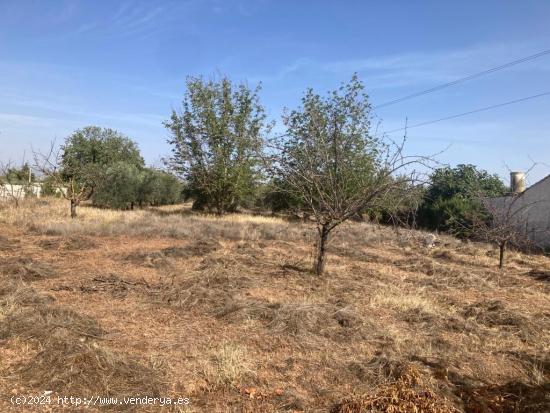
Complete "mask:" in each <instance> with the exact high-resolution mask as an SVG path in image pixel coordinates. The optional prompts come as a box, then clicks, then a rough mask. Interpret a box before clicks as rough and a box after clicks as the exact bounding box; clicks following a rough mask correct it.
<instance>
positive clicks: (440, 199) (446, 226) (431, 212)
mask: <svg viewBox="0 0 550 413" xmlns="http://www.w3.org/2000/svg"><path fill="white" fill-rule="evenodd" d="M507 191H508V188H507V187H506V186H505V185H504V183H503V182H502V180H501V179H500V178H499V177H498V176H497V175H491V174H489V173H488V172H487V171H484V170H480V169H478V168H476V167H475V166H474V165H463V164H460V165H457V166H456V167H455V168H451V167H449V166H446V167H443V168H438V169H436V170H435V171H434V172H433V173H432V175H431V176H430V185H429V186H428V188H427V191H426V194H425V196H424V202H423V204H422V206H421V208H420V210H419V217H418V221H419V223H420V224H421V225H422V226H424V227H426V228H429V229H437V230H440V231H452V232H455V233H457V234H458V235H461V234H465V233H464V230H465V229H466V228H468V227H470V226H471V217H472V214H481V213H483V211H482V209H483V208H482V205H481V204H480V203H479V199H480V197H496V196H501V195H504V194H505V193H506V192H507Z"/></svg>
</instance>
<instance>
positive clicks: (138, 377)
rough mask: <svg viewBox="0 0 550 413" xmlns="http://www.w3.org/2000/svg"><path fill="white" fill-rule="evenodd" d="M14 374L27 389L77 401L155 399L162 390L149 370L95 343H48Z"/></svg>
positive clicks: (60, 340)
mask: <svg viewBox="0 0 550 413" xmlns="http://www.w3.org/2000/svg"><path fill="white" fill-rule="evenodd" d="M15 374H16V375H18V376H19V377H20V378H21V379H22V380H23V381H24V382H25V383H27V385H28V386H29V387H31V388H34V389H39V390H44V389H48V390H51V391H54V392H55V393H57V394H62V395H63V394H70V395H79V396H80V397H92V396H97V395H101V396H102V397H107V396H113V397H119V398H121V397H134V396H135V397H142V396H150V397H158V396H160V393H161V389H162V387H161V385H160V380H159V375H158V373H156V372H155V371H154V370H153V369H151V368H148V367H145V366H143V365H141V364H139V363H138V362H137V361H135V360H133V359H131V358H128V357H126V356H124V355H122V354H119V353H116V352H112V351H110V350H108V349H106V348H102V347H101V346H99V345H98V344H97V343H95V342H91V343H88V342H80V341H72V340H65V339H52V340H49V341H48V342H47V343H46V345H45V346H44V347H43V348H42V351H40V352H39V353H38V354H37V355H36V356H35V357H33V358H32V359H31V360H30V361H29V362H28V363H27V364H25V365H23V366H20V367H19V368H18V369H17V370H16V372H15ZM107 407H111V408H112V409H115V410H118V409H122V408H123V407H124V406H121V405H117V406H113V405H111V406H107ZM127 408H134V407H132V406H128V407H127Z"/></svg>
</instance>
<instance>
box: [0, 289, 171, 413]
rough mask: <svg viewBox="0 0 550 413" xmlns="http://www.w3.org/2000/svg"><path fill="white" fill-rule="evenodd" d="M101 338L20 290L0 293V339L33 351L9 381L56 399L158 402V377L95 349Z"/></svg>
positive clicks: (83, 322) (80, 318) (81, 321)
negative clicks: (52, 394) (99, 397)
mask: <svg viewBox="0 0 550 413" xmlns="http://www.w3.org/2000/svg"><path fill="white" fill-rule="evenodd" d="M104 334H105V331H104V330H103V329H102V328H101V327H100V326H99V324H98V323H97V321H96V320H94V319H93V318H91V317H87V316H84V315H81V314H78V313H75V312H74V311H72V310H69V309H66V308H62V307H57V306H54V305H52V304H51V300H50V299H48V298H47V296H43V295H41V294H38V293H37V292H36V291H35V290H34V289H32V288H30V287H28V286H25V285H24V284H15V283H13V282H11V283H9V282H8V283H5V284H3V285H2V287H1V288H0V339H8V338H22V339H25V340H32V342H34V343H36V344H37V345H38V348H39V352H38V353H37V354H35V355H34V357H32V358H31V359H30V360H27V361H25V362H22V363H19V364H18V365H17V366H15V367H14V370H13V371H12V372H11V373H10V375H9V378H11V379H16V380H18V382H19V383H24V384H25V388H28V389H35V390H37V391H44V390H45V389H46V390H51V391H53V392H56V393H57V394H61V395H67V394H69V395H79V396H80V397H91V396H94V395H105V396H116V397H124V396H137V397H139V396H159V395H160V389H161V385H160V380H159V376H158V373H157V372H155V371H154V370H152V369H150V368H147V367H144V366H142V365H140V364H139V363H138V362H136V361H135V360H133V359H131V358H127V357H125V356H123V355H121V354H119V353H115V352H111V351H110V350H108V349H106V348H103V347H101V346H100V345H98V344H97V341H96V339H100V338H102V336H104ZM111 407H112V406H111ZM120 407H121V406H117V408H120Z"/></svg>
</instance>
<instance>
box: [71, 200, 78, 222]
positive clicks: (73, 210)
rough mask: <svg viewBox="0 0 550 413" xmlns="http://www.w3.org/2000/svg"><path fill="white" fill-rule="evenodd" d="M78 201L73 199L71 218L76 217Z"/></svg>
mask: <svg viewBox="0 0 550 413" xmlns="http://www.w3.org/2000/svg"><path fill="white" fill-rule="evenodd" d="M76 205H77V203H76V201H75V200H74V199H71V218H76Z"/></svg>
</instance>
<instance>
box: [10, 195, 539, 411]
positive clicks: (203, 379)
mask: <svg viewBox="0 0 550 413" xmlns="http://www.w3.org/2000/svg"><path fill="white" fill-rule="evenodd" d="M79 212H80V216H79V218H78V219H76V220H72V221H71V220H70V219H68V218H66V215H67V205H65V203H63V202H62V201H59V200H29V201H27V202H25V203H24V204H23V205H22V206H21V207H20V208H18V209H13V208H11V207H9V206H6V205H4V206H3V207H1V208H0V229H1V232H0V233H1V236H0V395H1V398H0V411H1V412H15V411H26V410H32V411H60V410H65V409H66V410H70V411H104V410H111V411H121V410H127V411H167V412H168V411H170V412H180V411H181V412H301V411H303V412H340V413H343V412H352V413H359V412H474V413H479V412H499V413H500V412H548V411H550V372H549V367H550V357H549V346H550V328H549V327H550V259H549V258H547V257H544V256H541V255H524V254H520V253H517V252H512V253H510V254H509V256H508V262H507V268H506V269H505V270H504V271H499V270H498V269H497V268H496V264H497V258H496V254H497V253H496V251H495V250H494V249H493V248H492V247H490V246H487V245H481V244H480V245H474V244H466V243H462V242H460V241H458V240H456V239H453V238H450V237H449V238H446V237H442V238H440V242H439V244H438V245H436V247H435V248H432V249H429V250H428V249H426V248H425V247H423V246H422V243H421V242H420V239H421V238H422V236H423V235H422V234H421V233H419V232H405V231H401V233H400V234H396V233H394V232H393V231H392V230H390V229H388V228H381V227H377V226H373V225H368V224H363V223H350V224H347V225H344V226H343V227H342V228H341V230H340V231H339V232H338V234H336V236H335V237H334V238H333V240H332V242H331V245H330V248H329V254H330V255H329V257H328V267H327V273H326V275H324V276H323V277H316V276H314V275H313V274H311V273H310V272H309V267H310V263H311V251H312V247H311V244H312V240H313V229H312V227H311V226H310V225H306V224H303V223H296V222H285V221H283V220H280V219H276V218H264V217H253V216H245V215H232V216H229V217H225V218H221V219H218V218H215V217H209V216H198V215H193V214H191V213H190V212H189V211H188V210H186V209H185V208H182V207H171V208H163V209H149V210H138V211H129V212H112V211H107V210H98V209H94V208H91V207H82V208H80V210H79ZM44 391H52V392H53V393H52V394H51V396H50V397H51V400H52V402H51V403H52V404H51V405H50V406H47V405H41V406H26V407H22V406H16V405H13V404H12V403H11V401H10V398H11V397H12V396H28V395H40V394H43V392H44ZM58 396H75V397H91V396H101V397H108V396H113V397H118V398H122V397H123V396H138V397H143V396H150V397H155V396H163V397H172V398H174V399H175V398H178V397H182V398H184V397H186V398H189V404H188V405H178V406H169V407H163V408H161V407H159V405H158V404H157V405H156V406H152V405H148V406H135V405H134V406H127V405H118V406H110V407H107V406H104V407H97V406H96V407H88V408H83V407H82V406H80V407H78V408H75V407H68V406H65V407H64V408H62V407H60V406H59V405H58V403H57V400H58V399H57V397H58ZM415 409H416V410H415Z"/></svg>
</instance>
